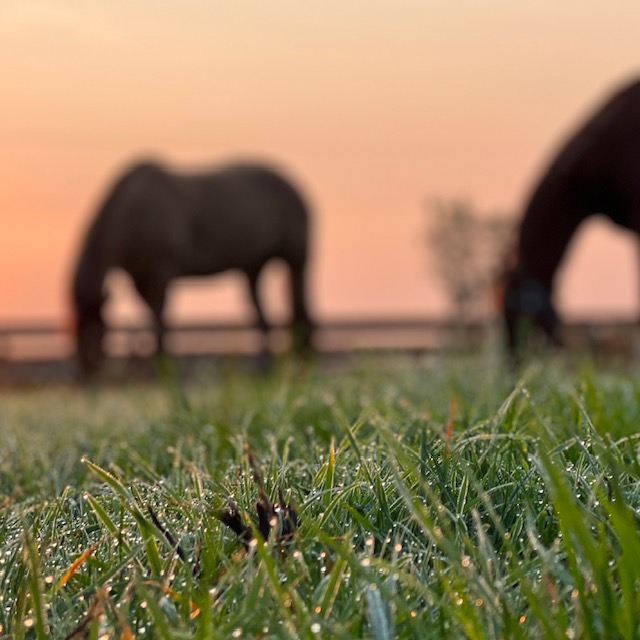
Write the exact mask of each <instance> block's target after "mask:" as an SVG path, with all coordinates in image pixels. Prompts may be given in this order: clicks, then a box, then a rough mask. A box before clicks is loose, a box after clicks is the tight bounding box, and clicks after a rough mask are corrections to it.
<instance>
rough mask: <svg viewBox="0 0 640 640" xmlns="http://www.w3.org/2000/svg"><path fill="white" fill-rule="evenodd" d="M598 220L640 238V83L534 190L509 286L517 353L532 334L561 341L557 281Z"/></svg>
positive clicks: (506, 306) (620, 95) (506, 300)
mask: <svg viewBox="0 0 640 640" xmlns="http://www.w3.org/2000/svg"><path fill="white" fill-rule="evenodd" d="M592 214H603V215H605V216H607V217H608V218H609V219H611V220H612V221H613V222H614V223H616V224H618V225H620V226H622V227H624V228H626V229H630V230H631V231H634V232H636V233H640V81H638V80H637V81H635V82H633V83H631V84H629V85H627V86H626V87H624V88H623V89H622V90H620V91H619V92H617V93H616V94H615V95H614V96H613V97H611V98H610V99H609V100H608V101H607V102H606V103H605V104H604V105H602V106H601V107H600V108H599V109H598V110H597V111H596V112H595V113H594V114H593V115H592V116H591V117H590V118H589V119H588V120H587V121H586V123H584V124H583V125H582V126H581V127H580V128H578V130H577V132H575V133H574V134H573V135H572V136H571V137H570V138H569V140H568V141H567V142H566V143H565V144H564V145H563V146H562V147H561V149H560V151H559V152H558V153H557V155H556V156H555V158H554V159H553V161H552V162H551V164H550V166H549V167H548V169H547V171H546V172H545V173H544V174H543V176H542V178H541V180H540V181H539V182H538V184H537V185H536V187H535V188H534V190H533V193H532V195H531V197H530V199H529V202H528V204H527V206H526V209H525V212H524V216H523V218H522V222H521V224H520V228H519V232H518V240H517V246H516V250H515V252H514V260H513V264H512V265H511V266H510V268H509V269H508V272H507V275H506V281H505V288H504V294H503V295H504V297H503V313H504V318H505V323H506V328H507V339H508V346H509V349H510V351H511V353H514V352H515V351H516V350H517V348H519V347H520V346H521V345H522V343H523V341H524V337H525V335H524V334H525V333H526V332H527V330H528V328H529V327H531V328H534V327H537V328H538V329H541V330H542V333H543V335H546V337H547V338H548V339H550V341H551V342H552V343H556V344H557V343H558V342H559V338H558V332H557V328H558V322H559V320H558V314H557V313H556V310H555V308H554V304H553V299H552V298H553V286H554V276H555V274H556V271H557V269H558V266H559V264H560V262H561V260H562V258H563V256H564V253H565V250H566V248H567V245H568V244H569V241H570V240H571V238H572V237H573V235H574V233H575V232H576V230H577V228H578V227H579V225H580V224H581V223H582V222H583V221H584V220H585V219H586V218H587V217H589V216H591V215H592Z"/></svg>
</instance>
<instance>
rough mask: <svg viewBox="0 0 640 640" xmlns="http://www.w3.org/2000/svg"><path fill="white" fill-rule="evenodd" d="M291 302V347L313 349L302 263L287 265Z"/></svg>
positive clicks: (311, 327) (311, 326)
mask: <svg viewBox="0 0 640 640" xmlns="http://www.w3.org/2000/svg"><path fill="white" fill-rule="evenodd" d="M289 271H290V278H291V304H292V307H293V313H292V315H293V323H292V324H293V341H292V342H293V348H294V349H295V350H296V351H299V352H309V351H312V350H313V344H312V338H313V322H312V321H311V316H310V315H309V311H308V308H307V296H306V290H307V288H306V274H305V267H304V264H302V265H291V264H290V265H289Z"/></svg>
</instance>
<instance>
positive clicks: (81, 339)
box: [75, 300, 106, 377]
mask: <svg viewBox="0 0 640 640" xmlns="http://www.w3.org/2000/svg"><path fill="white" fill-rule="evenodd" d="M102 302H103V301H102V300H100V301H99V302H91V303H89V302H84V303H81V302H79V301H78V300H76V304H75V314H76V317H75V338H76V350H77V352H76V355H77V358H78V364H79V365H80V372H81V375H82V376H83V377H90V376H92V375H94V374H96V373H97V372H98V370H99V369H100V367H101V366H102V363H103V362H104V357H105V354H104V349H103V347H102V340H103V338H104V335H105V329H106V327H105V323H104V320H103V318H102Z"/></svg>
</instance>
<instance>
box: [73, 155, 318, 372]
mask: <svg viewBox="0 0 640 640" xmlns="http://www.w3.org/2000/svg"><path fill="white" fill-rule="evenodd" d="M308 248H309V214H308V210H307V207H306V205H305V203H304V201H303V200H302V198H301V196H300V194H299V193H298V192H297V190H296V189H295V188H294V187H293V186H292V185H291V184H290V183H289V182H288V181H287V180H285V179H284V178H283V177H282V176H281V175H279V174H278V173H276V172H274V171H272V170H271V169H269V168H267V167H264V166H260V165H253V164H238V165H230V166H225V167H223V168H220V169H218V170H216V171H211V172H208V173H195V174H186V173H184V174H182V173H173V172H169V171H167V170H166V169H164V168H163V167H162V166H160V165H158V164H155V163H141V164H137V165H135V166H133V167H132V168H131V169H129V170H128V171H126V172H125V173H124V175H122V176H121V177H120V179H119V180H118V181H117V182H116V183H115V185H114V186H113V188H112V189H111V191H110V192H109V193H108V195H107V197H106V199H105V200H104V202H103V203H102V205H101V207H100V208H99V210H98V212H97V215H96V216H95V218H94V220H93V221H92V223H91V224H90V226H89V229H88V231H87V233H86V237H85V239H84V243H83V245H82V248H81V251H80V256H79V259H78V262H77V266H76V269H75V273H74V276H73V283H72V302H73V307H74V312H75V330H76V346H77V356H78V361H79V364H80V368H81V371H82V373H83V374H85V375H90V374H93V373H95V372H96V371H97V370H98V369H99V368H100V366H101V364H102V361H103V359H104V351H103V347H102V341H103V337H104V334H105V330H106V327H105V322H104V319H103V317H102V306H103V304H104V302H105V300H106V298H107V294H106V291H105V286H104V281H105V276H106V274H107V272H108V271H109V270H111V269H113V268H120V269H122V270H124V271H125V272H127V273H128V274H129V275H130V276H131V278H132V280H133V283H134V285H135V288H136V290H137V291H138V293H139V294H140V296H141V298H142V299H143V300H144V302H145V303H146V304H147V305H148V307H149V309H150V310H151V312H152V314H153V318H154V326H155V332H156V339H157V349H158V351H163V349H164V336H165V331H166V326H165V322H164V319H163V310H164V307H165V300H166V296H167V286H168V285H169V283H170V282H171V281H172V280H174V279H175V278H180V277H183V276H201V275H209V274H215V273H220V272H222V271H226V270H228V269H236V270H239V271H241V272H242V273H244V274H245V275H246V277H247V280H248V283H249V292H250V294H251V300H252V301H253V305H254V306H255V309H256V313H257V324H258V327H259V328H260V329H261V330H262V332H263V333H264V335H265V345H266V335H267V332H268V329H269V324H268V322H267V319H266V317H265V315H264V313H263V311H262V307H261V305H260V301H259V299H258V278H259V275H260V273H261V271H262V269H263V267H264V266H265V264H266V263H267V262H269V261H270V260H271V259H272V258H280V259H282V260H283V261H284V262H285V263H286V264H287V265H288V267H289V271H290V292H291V300H292V315H293V325H294V334H293V335H294V346H295V347H296V348H299V349H306V348H309V347H310V345H311V337H312V322H311V319H310V316H309V313H308V311H307V303H306V286H305V274H306V266H307V255H308Z"/></svg>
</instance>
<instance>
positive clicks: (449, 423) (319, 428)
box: [0, 355, 640, 640]
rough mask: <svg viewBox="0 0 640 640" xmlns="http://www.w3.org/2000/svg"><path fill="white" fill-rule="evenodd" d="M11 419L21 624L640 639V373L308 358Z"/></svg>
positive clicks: (2, 488)
mask: <svg viewBox="0 0 640 640" xmlns="http://www.w3.org/2000/svg"><path fill="white" fill-rule="evenodd" d="M0 430H1V433H2V447H1V448H0V505H1V508H2V511H1V515H0V603H1V606H0V626H1V627H2V631H1V632H0V635H1V636H2V637H3V638H4V637H6V638H9V637H10V638H49V637H54V638H65V637H67V638H104V639H106V638H127V639H130V638H146V637H148V638H203V639H204V638H264V639H267V638H305V639H309V640H312V639H317V638H327V639H328V638H345V639H346V638H375V639H376V640H382V639H386V638H396V637H397V638H416V639H418V638H419V639H424V638H540V637H547V638H564V639H566V638H606V637H608V638H636V637H638V635H639V631H638V629H639V627H638V620H639V619H640V592H639V587H640V537H639V536H638V525H639V521H640V483H639V482H638V480H639V479H640V460H639V451H640V450H639V447H638V440H639V438H640V435H639V433H640V371H638V370H636V369H635V368H633V367H629V366H626V367H624V368H622V367H619V368H617V369H614V368H613V367H609V368H608V369H607V370H602V368H597V367H596V366H594V365H593V364H590V363H588V362H583V363H576V362H572V363H568V362H566V361H560V360H540V361H538V362H535V363H531V364H530V365H528V366H527V367H526V368H524V369H523V370H522V371H520V372H518V373H514V372H512V371H509V370H506V369H505V368H503V367H501V366H500V365H499V364H497V363H496V361H495V359H493V358H492V357H491V356H487V355H477V356H472V357H456V358H451V357H450V358H447V357H445V356H437V357H431V358H425V359H422V360H419V359H408V358H405V357H402V356H398V357H397V358H392V359H389V358H385V359H384V360H380V359H376V358H367V357H366V356H363V358H362V359H361V361H360V362H359V364H358V365H357V366H355V367H354V368H352V369H349V370H334V371H327V370H320V369H318V368H314V367H313V366H308V367H303V366H301V365H298V364H295V363H287V362H284V363H282V364H281V365H280V366H279V367H278V369H277V370H276V371H274V372H273V373H272V374H271V375H269V376H262V377H260V376H252V375H248V374H247V373H242V372H234V371H231V370H229V371H225V372H217V373H212V374H211V375H205V374H203V375H202V376H201V377H199V378H198V379H197V380H196V379H190V380H189V382H188V383H186V384H184V385H183V384H181V383H179V382H178V381H177V380H176V379H171V378H170V377H169V378H165V379H164V380H162V381H160V382H158V383H154V384H150V383H147V384H137V385H127V386H124V385H123V386H120V387H115V386H111V387H106V388H94V389H77V388H73V387H66V386H58V387H49V388H42V389H32V390H23V391H5V392H3V393H2V394H1V395H0ZM256 502H258V503H259V506H260V509H261V510H262V512H263V514H265V513H266V516H264V515H263V521H262V522H260V521H259V519H258V515H257V507H256ZM273 503H278V504H277V505H275V506H274V504H273ZM285 507H289V508H290V509H293V513H292V512H291V511H288V510H287V509H286V508H285ZM296 514H297V517H296ZM265 518H266V520H265ZM265 522H266V527H267V529H269V530H270V532H269V534H268V535H267V539H266V540H264V539H263V538H262V537H261V535H260V534H259V533H258V530H259V528H260V525H262V528H263V530H265V529H264V527H265ZM294 525H297V526H294ZM232 527H235V528H236V529H237V530H238V531H240V532H241V534H242V535H241V537H239V536H238V535H237V534H236V533H234V531H232ZM292 529H293V532H292V533H291V534H289V531H290V530H292Z"/></svg>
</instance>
